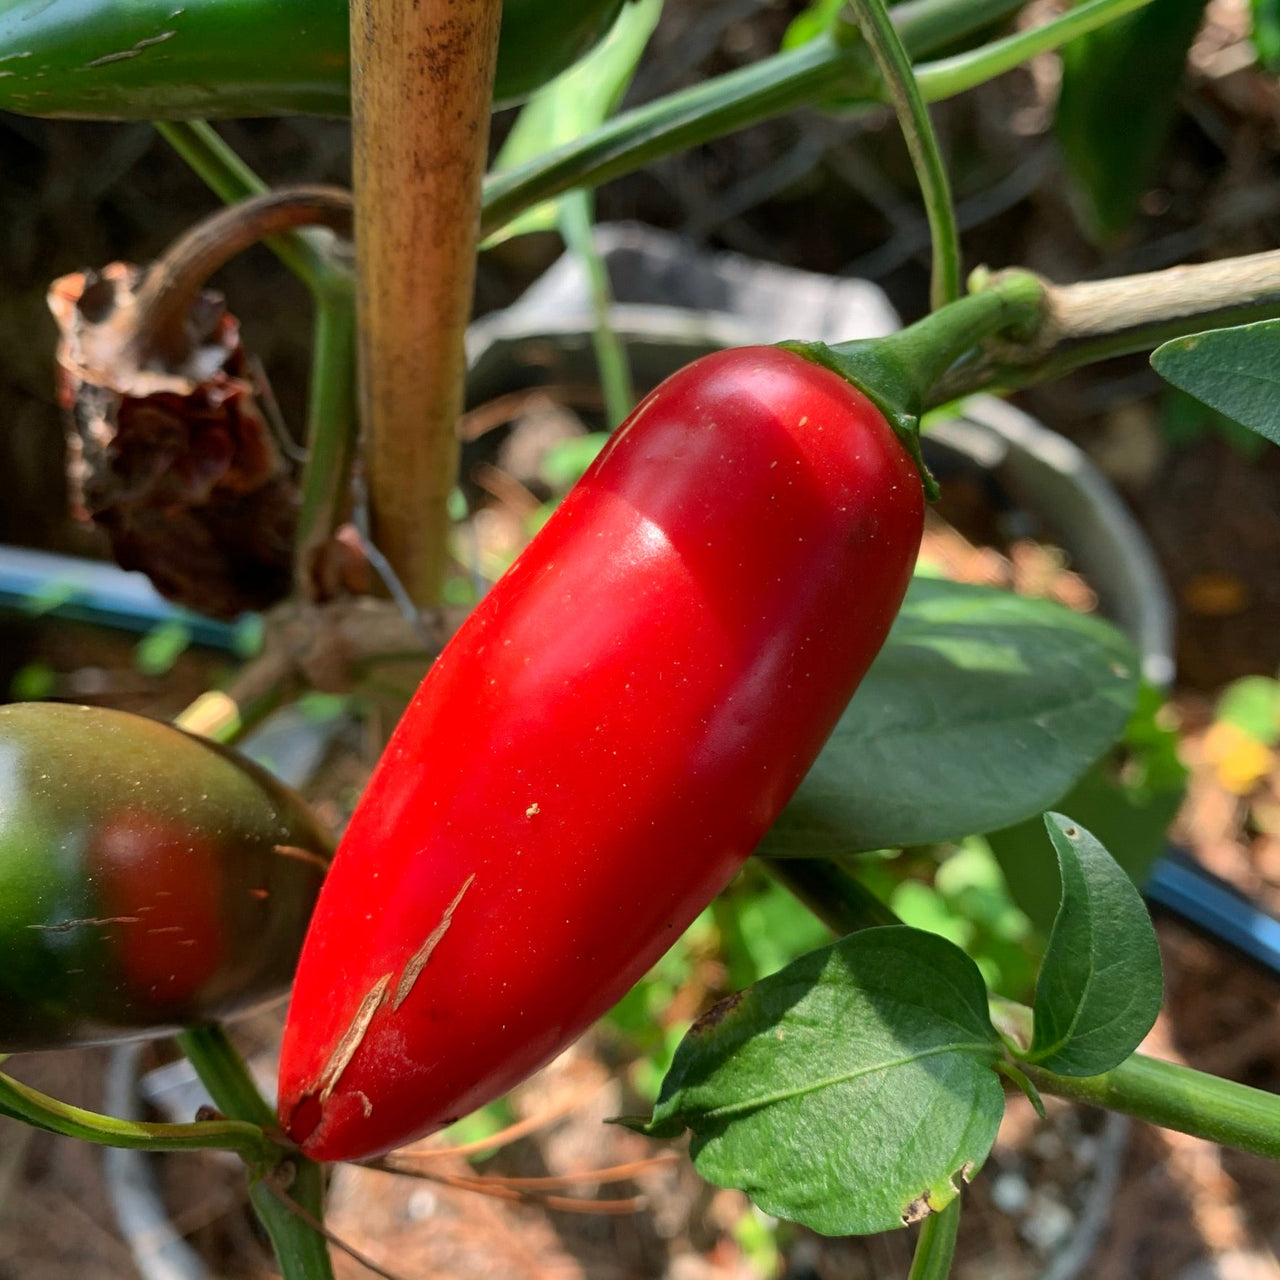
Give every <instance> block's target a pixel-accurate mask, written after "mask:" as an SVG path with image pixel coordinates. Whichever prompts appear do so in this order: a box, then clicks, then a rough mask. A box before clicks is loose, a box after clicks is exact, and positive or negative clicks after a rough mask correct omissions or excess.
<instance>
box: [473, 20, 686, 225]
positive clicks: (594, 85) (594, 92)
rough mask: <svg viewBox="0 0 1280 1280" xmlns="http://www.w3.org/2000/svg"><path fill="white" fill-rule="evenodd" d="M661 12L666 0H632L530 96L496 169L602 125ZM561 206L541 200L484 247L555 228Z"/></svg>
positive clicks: (518, 162)
mask: <svg viewBox="0 0 1280 1280" xmlns="http://www.w3.org/2000/svg"><path fill="white" fill-rule="evenodd" d="M661 13H662V0H635V2H634V3H632V4H628V5H627V6H626V7H625V8H624V9H623V11H622V12H621V14H619V15H618V21H617V22H616V23H615V24H614V28H613V30H612V31H611V32H610V33H609V34H608V35H607V36H606V37H605V39H604V40H603V41H601V43H600V44H599V45H598V46H597V47H596V48H595V49H593V50H592V51H591V52H590V53H589V54H588V55H587V56H586V57H585V58H583V59H582V60H581V61H580V62H576V63H575V64H574V65H573V66H572V67H570V68H569V70H568V71H565V72H564V73H563V74H561V75H558V76H557V77H556V78H555V79H554V80H552V81H551V82H550V83H549V84H547V85H545V86H544V87H543V88H541V89H539V90H538V91H537V92H536V93H535V94H534V95H533V96H532V97H531V98H530V99H529V101H528V103H527V104H526V105H525V107H524V110H522V111H521V112H520V116H519V118H518V119H517V120H516V122H515V125H514V126H513V127H512V129H511V132H510V133H509V134H508V135H507V139H506V141H505V142H504V143H503V144H502V149H501V150H500V151H499V152H498V155H497V158H496V159H495V160H494V162H493V169H492V171H493V172H494V173H499V172H501V171H502V170H504V169H514V168H516V167H518V166H519V165H521V164H523V163H525V162H526V161H528V160H533V159H536V158H537V157H538V156H540V155H543V154H545V153H546V152H548V151H551V150H553V149H554V148H555V147H558V146H561V145H562V144H565V143H569V142H574V141H576V140H577V139H578V138H581V137H582V136H583V135H584V134H587V133H590V132H591V130H592V129H595V128H598V127H599V126H600V125H602V124H603V123H604V122H605V120H607V119H608V118H609V116H611V115H612V114H613V112H614V111H615V110H616V109H617V107H618V104H619V103H620V102H621V101H622V98H623V95H624V94H625V93H626V91H627V87H628V86H629V85H630V84H631V78H632V76H634V75H635V71H636V67H637V66H638V65H639V63H640V56H641V54H643V53H644V48H645V45H646V44H648V42H649V37H650V36H651V35H652V34H653V29H654V28H655V27H656V26H657V25H658V18H659V17H660V15H661ZM559 206H560V202H559V201H558V200H548V201H546V202H545V203H544V204H540V205H536V206H535V207H534V208H532V209H529V210H528V211H527V212H525V213H523V214H521V215H520V216H519V217H518V218H515V219H513V220H512V221H511V222H509V223H507V225H506V226H504V227H503V228H502V230H501V231H499V232H498V233H497V234H496V235H494V236H492V237H490V239H489V240H487V241H486V242H485V247H486V248H489V247H492V246H493V245H495V244H500V243H501V242H502V241H503V240H508V239H510V238H511V237H513V236H519V235H527V234H528V233H529V232H532V231H553V230H555V229H556V227H557V226H558V225H559V221H560V214H559Z"/></svg>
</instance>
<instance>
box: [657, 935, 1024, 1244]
mask: <svg viewBox="0 0 1280 1280" xmlns="http://www.w3.org/2000/svg"><path fill="white" fill-rule="evenodd" d="M1000 1057H1001V1041H1000V1038H999V1036H998V1035H997V1034H996V1031H995V1029H994V1028H993V1027H992V1025H991V1021H990V1018H989V1017H988V1014H987V993H986V989H985V987H984V986H983V984H982V978H981V976H980V975H979V973H978V970H977V969H976V968H975V966H974V964H973V962H972V961H971V960H970V959H968V957H967V956H965V955H964V953H963V952H961V951H959V950H958V949H957V948H956V947H954V946H952V945H951V943H949V942H947V941H946V940H945V939H943V938H939V937H935V936H934V935H932V934H928V933H921V932H919V931H918V930H915V929H908V928H905V927H903V926H893V927H890V928H882V929H868V930H864V931H862V932H860V933H855V934H852V935H850V936H849V937H847V938H844V939H842V940H841V941H839V942H837V943H834V944H833V945H831V946H829V947H824V948H822V949H821V950H819V951H813V952H810V953H809V954H808V955H806V956H802V957H801V958H800V959H799V960H797V961H795V962H794V963H792V964H790V965H788V966H787V967H786V968H785V969H783V970H782V971H781V972H779V973H776V974H773V975H772V976H770V977H768V978H764V979H763V980H761V981H760V982H758V983H756V984H755V986H753V987H750V988H748V989H747V990H746V991H743V992H739V993H738V994H737V995H734V996H731V997H730V998H729V999H728V1000H726V1001H723V1002H722V1003H721V1004H719V1005H717V1006H716V1007H715V1008H714V1009H712V1010H711V1011H710V1012H709V1013H707V1014H706V1015H704V1016H703V1017H702V1018H701V1019H699V1021H698V1022H696V1023H695V1024H694V1025H693V1027H692V1028H691V1029H690V1031H689V1034H688V1036H687V1037H686V1038H685V1040H684V1042H683V1043H682V1044H681V1046H680V1049H679V1051H678V1052H677V1053H676V1057H675V1061H674V1062H673V1063H672V1067H671V1071H670V1072H669V1074H668V1075H667V1078H666V1080H665V1082H664V1083H663V1087H662V1094H661V1096H660V1097H659V1099H658V1105H657V1108H656V1109H655V1111H654V1114H653V1119H652V1120H651V1121H650V1123H649V1124H648V1125H647V1126H645V1131H646V1132H648V1133H650V1134H653V1135H655V1136H674V1135H676V1134H678V1133H680V1132H681V1131H682V1130H684V1129H686V1128H687V1129H690V1130H692V1132H693V1141H692V1145H691V1148H690V1151H691V1154H692V1156H693V1159H694V1163H695V1165H696V1166H697V1168H698V1171H699V1172H700V1173H701V1174H702V1175H703V1177H705V1178H707V1179H708V1180H710V1181H711V1182H714V1183H717V1184H718V1185H720V1186H729V1187H738V1188H741V1189H742V1190H744V1191H745V1192H746V1193H747V1194H748V1195H749V1196H750V1197H751V1198H752V1200H754V1201H755V1202H756V1204H757V1205H759V1207H760V1208H761V1209H763V1210H764V1211H765V1212H766V1213H771V1214H774V1215H775V1216H777V1217H782V1218H788V1219H790V1220H792V1221H794V1222H799V1223H802V1224H804V1225H805V1226H807V1227H810V1228H812V1229H813V1230H815V1231H820V1232H822V1233H824V1234H827V1235H865V1234H869V1233H872V1232H877V1231H888V1230H891V1229H892V1228H894V1227H900V1226H903V1225H904V1223H906V1222H909V1221H914V1220H916V1219H917V1218H920V1217H923V1216H925V1215H926V1214H928V1213H931V1212H936V1211H937V1210H939V1209H942V1208H943V1207H945V1206H946V1205H947V1204H948V1203H950V1201H951V1200H953V1199H954V1198H955V1196H956V1194H957V1192H958V1190H959V1183H960V1181H961V1180H962V1179H964V1180H967V1179H968V1178H969V1177H970V1176H971V1175H972V1173H973V1171H974V1170H975V1169H977V1168H978V1167H979V1166H980V1165H981V1164H982V1163H983V1161H984V1160H985V1159H986V1158H987V1154H988V1152H989V1151H990V1150H991V1144H992V1142H994V1140H995V1134H996V1129H997V1127H998V1126H999V1123H1000V1117H1001V1115H1002V1113H1003V1111H1004V1093H1003V1090H1002V1088H1001V1085H1000V1081H999V1077H998V1076H997V1075H996V1072H995V1071H994V1070H993V1065H994V1063H995V1062H996V1061H997V1059H999V1058H1000Z"/></svg>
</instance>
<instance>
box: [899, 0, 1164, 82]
mask: <svg viewBox="0 0 1280 1280" xmlns="http://www.w3.org/2000/svg"><path fill="white" fill-rule="evenodd" d="M1150 3H1151V0H1084V3H1083V4H1079V5H1076V6H1075V7H1074V8H1071V9H1068V10H1067V11H1066V12H1065V13H1063V14H1061V15H1059V16H1058V17H1056V18H1054V19H1053V20H1052V21H1050V22H1045V23H1041V25H1040V26H1038V27H1031V28H1029V29H1028V30H1026V31H1019V32H1017V33H1016V34H1015V35H1011V36H1006V37H1005V38H1004V39H1003V40H993V41H992V42H991V43H990V44H985V45H982V46H981V47H980V48H977V49H971V50H969V51H968V52H966V53H958V54H956V55H955V56H954V57H950V58H941V59H939V60H938V61H936V62H930V63H926V64H925V65H924V66H920V67H917V68H916V80H917V81H918V82H919V85H920V92H921V93H922V94H923V95H924V98H925V100H926V101H927V102H941V101H942V100H943V99H944V98H954V97H955V96H956V95H957V94H959V93H964V92H965V91H966V90H968V89H974V88H976V87H977V86H978V85H980V84H985V83H986V82H987V81H988V80H994V79H995V78H996V77H997V76H1001V75H1004V73H1005V72H1006V71H1012V70H1013V68H1014V67H1018V66H1021V65H1022V64H1023V63H1024V62H1027V61H1029V60H1030V59H1031V58H1034V57H1035V56H1036V55H1037V54H1041V53H1049V52H1050V51H1052V50H1054V49H1058V48H1061V47H1062V46H1063V45H1064V44H1066V43H1067V42H1068V41H1071V40H1074V39H1075V38H1076V37H1077V36H1082V35H1086V34H1087V33H1088V32H1090V31H1093V30H1096V29H1097V28H1098V27H1101V26H1105V25H1106V24H1107V23H1108V22H1112V21H1114V20H1115V19H1116V18H1119V17H1121V16H1122V15H1123V14H1126V13H1132V12H1133V10H1134V9H1141V8H1142V7H1143V6H1144V5H1147V4H1150Z"/></svg>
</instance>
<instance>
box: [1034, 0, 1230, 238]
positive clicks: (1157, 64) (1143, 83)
mask: <svg viewBox="0 0 1280 1280" xmlns="http://www.w3.org/2000/svg"><path fill="white" fill-rule="evenodd" d="M1079 2H1080V0H1077V4H1078V3H1079ZM1204 8H1205V0H1151V3H1150V4H1148V5H1145V6H1144V7H1143V8H1141V9H1138V10H1136V11H1135V12H1133V13H1129V14H1126V15H1125V16H1124V17H1121V18H1117V19H1116V20H1115V21H1113V22H1109V23H1107V24H1106V25H1105V26H1102V27H1099V28H1098V29H1097V30H1096V31H1092V32H1090V33H1089V34H1088V35H1086V36H1080V37H1079V38H1078V39H1075V40H1073V41H1071V42H1070V43H1069V44H1068V45H1066V46H1065V47H1064V48H1063V50H1062V91H1061V93H1060V95H1059V99H1058V115H1057V135H1058V143H1059V145H1060V147H1061V148H1062V154H1063V157H1064V158H1065V160H1066V165H1067V169H1068V172H1069V173H1070V175H1071V177H1072V178H1073V179H1074V183H1075V186H1076V189H1077V192H1078V193H1079V195H1080V197H1081V202H1082V204H1083V205H1084V209H1083V213H1084V221H1085V223H1086V228H1087V229H1088V230H1089V231H1090V233H1091V234H1093V235H1095V236H1096V237H1097V238H1099V239H1101V240H1107V239H1110V238H1112V237H1114V236H1115V235H1117V234H1118V233H1119V232H1121V231H1123V230H1124V229H1125V228H1126V227H1127V226H1128V225H1129V223H1130V222H1132V220H1133V218H1134V215H1135V214H1136V213H1137V212H1138V204H1139V201H1140V200H1141V197H1142V194H1143V192H1144V191H1145V190H1146V189H1147V187H1148V186H1149V185H1150V183H1151V181H1152V179H1153V178H1154V177H1155V174H1156V169H1157V166H1158V164H1159V161H1160V156H1161V153H1162V152H1163V150H1164V145H1165V142H1166V141H1167V139H1168V137H1169V131H1170V129H1171V127H1172V124H1173V120H1174V114H1175V112H1176V110H1177V95H1178V89H1179V87H1180V86H1181V84H1182V80H1183V76H1184V75H1185V72H1186V65H1187V53H1188V51H1189V50H1190V48H1191V42H1192V40H1193V39H1194V38H1195V34H1196V32H1197V31H1198V30H1199V29H1200V23H1201V20H1202V18H1203V15H1204Z"/></svg>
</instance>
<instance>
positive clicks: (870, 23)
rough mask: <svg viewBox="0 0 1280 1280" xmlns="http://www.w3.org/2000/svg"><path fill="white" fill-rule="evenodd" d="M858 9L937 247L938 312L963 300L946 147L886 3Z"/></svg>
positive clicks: (870, 1) (861, 1) (872, 1)
mask: <svg viewBox="0 0 1280 1280" xmlns="http://www.w3.org/2000/svg"><path fill="white" fill-rule="evenodd" d="M853 11H854V15H855V17H856V18H857V21H858V27H859V29H860V30H861V31H862V35H863V38H864V39H865V40H866V42H867V44H868V46H869V47H870V49H871V52H872V55H873V56H874V58H875V60H876V66H877V67H878V68H879V69H880V75H881V77H882V78H883V80H884V83H885V88H886V89H887V90H888V93H889V100H890V101H891V102H892V103H893V109H894V112H895V113H896V114H897V117H898V124H899V125H900V126H901V128H902V135H903V137H904V138H905V139H906V143H907V151H908V152H909V153H910V155H911V163H912V165H913V166H914V168H915V171H916V179H917V181H918V182H919V183H920V192H921V195H922V196H923V197H924V207H925V213H926V215H927V217H928V219H929V236H930V240H931V241H932V245H933V268H932V272H931V278H930V286H929V298H930V303H931V305H932V306H933V309H934V310H935V311H936V310H937V309H938V308H939V307H944V306H946V304H947V303H948V302H954V301H955V300H956V299H957V298H958V297H959V296H960V231H959V228H958V226H957V225H956V210H955V202H954V200H953V199H952V197H951V183H950V181H949V180H948V178H947V168H946V165H945V164H944V163H943V160H942V149H941V148H940V147H939V146H938V136H937V134H936V133H935V132H934V129H933V122H932V121H931V120H930V119H929V110H928V108H927V107H926V106H925V103H924V98H923V97H922V96H921V93H920V86H919V85H918V84H917V83H916V78H915V75H914V74H913V73H912V70H911V59H910V57H909V56H908V54H907V51H906V49H905V48H904V47H903V44H902V39H901V37H900V36H899V34H898V31H897V29H896V28H895V27H894V25H893V22H892V21H891V20H890V18H889V11H888V10H887V9H886V8H885V6H884V0H854V10H853Z"/></svg>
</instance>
